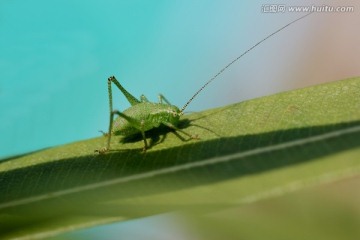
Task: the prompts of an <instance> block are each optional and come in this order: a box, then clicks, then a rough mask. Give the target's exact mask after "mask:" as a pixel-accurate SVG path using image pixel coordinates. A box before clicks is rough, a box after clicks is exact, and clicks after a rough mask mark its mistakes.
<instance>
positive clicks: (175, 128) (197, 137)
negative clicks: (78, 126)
mask: <svg viewBox="0 0 360 240" xmlns="http://www.w3.org/2000/svg"><path fill="white" fill-rule="evenodd" d="M162 124H164V125H165V126H167V127H169V128H171V129H174V130H175V131H179V132H181V133H183V134H185V135H186V136H188V137H190V138H191V139H200V138H199V136H198V135H191V134H190V133H187V132H185V131H183V130H181V129H179V128H178V127H176V126H175V125H174V124H172V123H169V122H162Z"/></svg>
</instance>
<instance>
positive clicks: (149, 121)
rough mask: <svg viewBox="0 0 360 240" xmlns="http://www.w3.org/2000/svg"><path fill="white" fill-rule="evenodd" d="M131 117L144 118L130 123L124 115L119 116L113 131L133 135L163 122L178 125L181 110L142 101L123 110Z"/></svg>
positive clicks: (123, 134)
mask: <svg viewBox="0 0 360 240" xmlns="http://www.w3.org/2000/svg"><path fill="white" fill-rule="evenodd" d="M123 114H124V115H126V116H127V117H129V118H132V119H142V120H143V125H142V124H141V123H142V122H141V120H140V121H139V122H138V123H136V121H135V122H132V123H130V122H129V121H128V120H126V119H125V118H123V117H118V118H116V119H115V120H114V123H113V129H112V133H113V134H115V135H122V136H131V135H135V134H138V133H141V130H143V131H145V132H146V131H149V130H151V129H153V128H157V127H159V126H160V125H161V124H163V125H166V124H172V125H174V126H177V125H178V123H179V120H180V116H181V111H180V109H179V108H178V107H176V106H173V105H169V104H163V103H151V102H141V103H138V104H136V105H133V106H132V107H130V108H128V109H126V110H125V111H124V112H123Z"/></svg>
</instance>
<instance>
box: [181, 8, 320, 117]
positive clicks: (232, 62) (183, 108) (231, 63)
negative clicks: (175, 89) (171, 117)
mask: <svg viewBox="0 0 360 240" xmlns="http://www.w3.org/2000/svg"><path fill="white" fill-rule="evenodd" d="M312 13H313V12H310V13H308V14H306V15H304V16H302V17H299V18H297V19H295V20H294V21H292V22H290V23H288V24H286V25H285V26H283V27H282V28H280V29H278V30H276V31H275V32H273V33H271V34H270V35H268V36H267V37H265V38H264V39H262V40H261V41H259V42H257V43H256V44H255V45H254V46H252V47H251V48H249V49H248V50H246V51H245V52H244V53H243V54H241V55H240V56H238V57H237V58H235V59H234V60H232V61H231V62H230V63H229V64H228V65H226V66H225V67H224V68H222V69H221V70H220V71H219V72H218V73H217V74H215V75H214V76H213V77H212V78H211V79H210V80H209V81H207V82H206V83H205V84H204V85H203V86H202V87H201V88H200V89H199V90H198V91H197V92H196V93H195V94H194V95H193V96H192V97H191V98H190V99H189V101H187V103H185V105H184V106H183V107H182V109H181V112H182V113H183V112H184V110H185V108H186V107H187V106H188V105H189V104H190V103H191V102H192V100H194V98H195V97H196V96H197V95H198V94H199V93H200V92H201V91H202V90H203V89H204V88H205V87H206V86H207V85H209V84H210V83H211V82H212V81H214V80H215V79H216V78H217V77H218V76H219V75H220V74H222V73H223V72H224V71H225V70H226V69H227V68H228V67H230V66H231V65H233V64H234V63H235V62H236V61H237V60H239V59H240V58H241V57H242V56H244V55H245V54H247V53H248V52H250V51H251V50H253V49H254V48H255V47H257V46H258V45H259V44H261V43H262V42H264V41H265V40H267V39H268V38H270V37H272V36H274V35H275V34H277V33H278V32H280V31H281V30H284V29H285V28H287V27H288V26H290V25H291V24H293V23H295V22H297V21H299V20H301V19H303V18H305V17H307V16H309V15H310V14H312Z"/></svg>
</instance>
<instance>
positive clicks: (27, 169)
mask: <svg viewBox="0 0 360 240" xmlns="http://www.w3.org/2000/svg"><path fill="white" fill-rule="evenodd" d="M359 110H360V78H352V79H347V80H342V81H337V82H333V83H328V84H323V85H318V86H314V87H309V88H304V89H299V90H294V91H289V92H284V93H279V94H276V95H272V96H267V97H262V98H258V99H253V100H250V101H245V102H241V103H237V104H233V105H229V106H225V107H221V108H216V109H211V110H206V111H203V112H198V113H194V114H190V115H187V116H185V117H184V118H183V120H182V122H181V125H180V128H181V129H183V130H184V131H186V132H188V133H191V134H197V135H199V137H200V140H187V138H186V136H183V135H181V133H174V132H171V131H168V130H167V129H157V130H155V131H152V132H151V133H148V135H147V136H148V138H149V141H151V143H152V147H151V149H149V150H148V151H147V152H146V153H145V154H143V153H142V152H141V148H142V144H143V143H142V141H141V139H135V140H126V141H125V142H124V140H122V139H121V137H114V138H113V139H112V148H113V151H111V152H110V153H108V154H105V155H97V154H94V150H95V149H99V148H101V147H103V146H104V145H105V143H106V138H105V137H99V138H94V139H89V140H86V141H81V142H76V143H71V144H68V145H64V146H59V147H54V148H50V149H45V150H41V151H38V152H34V153H30V154H26V155H23V156H19V157H13V158H9V159H4V160H2V161H0V189H1V196H0V237H1V238H2V239H3V238H5V239H6V238H12V237H24V238H41V237H48V236H51V235H56V234H58V233H61V232H67V231H71V230H74V229H80V228H84V227H89V226H95V225H99V224H105V223H110V222H115V221H121V220H128V219H134V218H139V217H145V216H151V215H154V214H159V213H164V212H169V211H179V210H185V211H190V212H199V213H203V212H211V211H218V210H223V209H231V208H234V207H235V208H236V207H237V206H241V205H242V204H248V203H250V202H255V201H257V200H259V199H264V198H269V197H271V196H276V195H283V194H284V193H287V192H290V191H294V190H297V189H302V188H304V187H306V186H309V185H314V184H320V183H324V182H334V181H337V180H339V179H344V178H349V177H352V176H357V175H359V173H360V111H359ZM179 135H180V136H179ZM181 138H183V139H185V140H181Z"/></svg>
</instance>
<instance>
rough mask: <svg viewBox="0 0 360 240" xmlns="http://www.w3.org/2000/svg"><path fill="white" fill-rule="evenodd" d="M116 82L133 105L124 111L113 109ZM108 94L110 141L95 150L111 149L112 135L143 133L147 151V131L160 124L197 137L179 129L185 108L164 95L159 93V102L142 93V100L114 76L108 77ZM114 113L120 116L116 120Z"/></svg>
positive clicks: (104, 150)
mask: <svg viewBox="0 0 360 240" xmlns="http://www.w3.org/2000/svg"><path fill="white" fill-rule="evenodd" d="M112 83H114V84H115V85H116V86H117V87H118V88H119V90H120V91H121V92H122V93H123V94H124V96H125V97H126V98H127V100H128V101H129V103H130V104H131V107H130V108H128V109H126V110H125V111H123V112H119V111H117V110H115V111H114V110H113V104H112V87H111V84H112ZM108 94H109V107H110V124H109V132H108V134H107V136H108V141H107V146H106V147H105V148H103V149H100V150H95V152H99V153H105V152H107V151H109V150H110V142H111V136H112V135H122V136H125V137H127V136H132V135H135V134H139V133H141V135H142V138H143V141H144V147H143V150H144V151H145V150H146V149H147V148H148V143H147V141H146V136H145V132H147V131H149V130H151V129H153V128H157V127H159V126H160V125H165V126H167V127H169V128H171V129H173V130H176V131H180V132H182V133H183V134H185V135H187V136H189V137H190V138H193V139H195V138H197V136H196V135H191V134H188V133H186V132H185V131H182V130H181V129H179V128H178V127H177V126H178V123H179V121H180V116H181V115H183V110H180V109H179V108H178V107H176V106H174V105H171V104H170V102H169V101H168V100H167V99H166V98H165V97H164V96H163V95H161V94H160V95H159V103H152V102H149V101H148V99H147V98H146V97H145V96H144V95H142V96H141V97H140V100H138V99H137V98H135V97H134V96H133V95H131V94H130V93H129V92H128V91H126V89H125V88H124V87H123V86H122V85H121V84H120V83H119V81H118V80H116V78H115V77H114V76H112V77H109V78H108ZM114 115H118V116H119V117H118V118H116V119H115V120H114Z"/></svg>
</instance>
